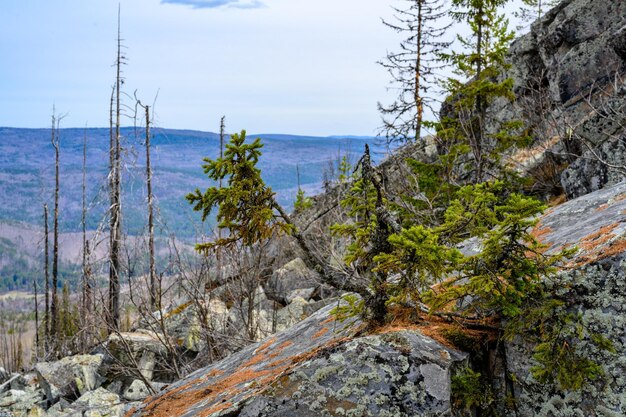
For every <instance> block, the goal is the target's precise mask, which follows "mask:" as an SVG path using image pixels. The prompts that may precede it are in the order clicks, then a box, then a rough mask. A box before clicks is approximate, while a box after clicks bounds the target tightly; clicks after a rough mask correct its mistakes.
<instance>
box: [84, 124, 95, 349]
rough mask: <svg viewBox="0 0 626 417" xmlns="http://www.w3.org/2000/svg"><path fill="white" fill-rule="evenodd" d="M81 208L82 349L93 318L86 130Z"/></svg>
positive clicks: (87, 337) (85, 343)
mask: <svg viewBox="0 0 626 417" xmlns="http://www.w3.org/2000/svg"><path fill="white" fill-rule="evenodd" d="M82 191H83V207H82V218H81V223H82V226H83V265H82V267H83V277H82V302H81V316H82V320H83V323H84V324H85V329H84V332H83V334H84V337H83V348H84V347H86V346H87V344H88V343H87V342H88V340H89V334H90V332H91V330H92V326H91V320H92V318H93V288H92V285H91V269H90V266H89V242H88V241H87V128H85V132H84V135H83V190H82Z"/></svg>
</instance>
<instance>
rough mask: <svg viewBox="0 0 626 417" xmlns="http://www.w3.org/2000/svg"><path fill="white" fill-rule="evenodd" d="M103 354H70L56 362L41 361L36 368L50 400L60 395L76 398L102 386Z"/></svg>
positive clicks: (40, 382)
mask: <svg viewBox="0 0 626 417" xmlns="http://www.w3.org/2000/svg"><path fill="white" fill-rule="evenodd" d="M101 365H102V355H76V356H69V357H66V358H63V359H61V360H58V361H56V362H39V363H37V364H36V365H35V370H36V371H37V374H38V376H39V384H40V386H41V388H42V389H43V391H44V392H45V393H46V397H47V399H48V400H49V401H53V402H54V401H55V400H56V398H57V397H58V396H61V397H66V398H76V397H78V396H80V395H82V394H84V393H86V392H88V391H91V390H94V389H96V388H97V387H98V386H100V383H101V377H100V374H99V372H100V369H101Z"/></svg>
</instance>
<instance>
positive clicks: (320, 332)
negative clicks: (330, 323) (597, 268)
mask: <svg viewBox="0 0 626 417" xmlns="http://www.w3.org/2000/svg"><path fill="white" fill-rule="evenodd" d="M326 333H328V327H322V328H321V329H319V330H318V331H317V332H315V334H314V335H313V339H317V338H319V337H322V336H323V335H325V334H326Z"/></svg>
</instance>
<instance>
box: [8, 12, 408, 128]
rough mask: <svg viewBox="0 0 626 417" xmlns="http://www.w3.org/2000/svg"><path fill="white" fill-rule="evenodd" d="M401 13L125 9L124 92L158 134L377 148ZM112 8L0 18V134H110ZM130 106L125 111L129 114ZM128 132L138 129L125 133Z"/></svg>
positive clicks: (113, 26) (113, 29)
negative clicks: (51, 129) (355, 139)
mask: <svg viewBox="0 0 626 417" xmlns="http://www.w3.org/2000/svg"><path fill="white" fill-rule="evenodd" d="M390 4H396V5H397V4H399V3H398V0H315V1H304V0H122V1H121V9H122V37H123V39H124V44H125V46H126V51H125V55H126V57H127V61H128V65H127V66H125V67H124V75H125V78H126V83H125V91H126V92H127V93H128V94H130V95H132V94H133V92H134V91H135V90H137V94H138V96H139V97H140V98H142V99H143V101H144V102H149V103H151V102H152V101H153V99H154V97H155V96H156V95H157V92H158V99H157V101H156V107H155V109H156V117H157V118H156V124H157V125H158V126H161V127H168V128H184V129H197V130H210V131H215V130H217V129H218V126H219V119H220V116H221V115H226V117H227V126H228V128H229V130H232V131H235V130H240V129H243V128H246V129H247V130H248V131H250V132H256V133H277V132H280V133H292V134H308V135H340V134H353V135H373V134H375V132H376V131H377V128H378V127H379V125H380V118H379V115H378V112H377V110H376V103H377V101H379V100H382V101H389V99H390V98H391V97H392V94H391V93H389V92H388V91H387V88H386V87H387V85H388V81H389V80H388V77H387V74H386V72H385V71H384V69H383V68H381V67H380V66H378V65H377V64H376V61H377V60H379V59H381V58H382V57H383V56H384V55H385V53H386V51H387V49H392V48H395V47H396V45H397V43H398V38H397V36H396V35H395V34H394V33H392V32H391V31H390V30H388V29H386V28H385V27H384V26H383V25H382V24H381V22H380V19H381V17H384V18H388V17H390V15H391V9H390ZM117 6H118V0H93V1H85V0H16V1H3V2H2V5H1V6H0V54H1V56H2V62H3V63H2V65H0V126H14V127H46V126H47V125H48V121H49V118H50V112H51V108H52V105H53V104H55V106H56V108H57V110H58V111H60V112H61V113H67V117H66V118H65V119H64V120H63V123H64V125H65V126H66V127H81V126H84V125H85V124H87V125H88V126H91V127H100V126H106V125H108V102H109V96H110V92H111V85H112V83H113V82H114V76H115V72H114V68H113V66H112V64H113V62H114V58H115V36H116V24H117ZM127 102H128V103H130V102H131V100H130V99H129V100H127ZM127 124H132V122H131V121H130V120H129V121H128V122H127Z"/></svg>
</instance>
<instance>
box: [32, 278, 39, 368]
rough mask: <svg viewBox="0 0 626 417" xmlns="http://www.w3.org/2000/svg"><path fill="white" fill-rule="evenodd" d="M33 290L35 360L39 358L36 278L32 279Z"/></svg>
mask: <svg viewBox="0 0 626 417" xmlns="http://www.w3.org/2000/svg"><path fill="white" fill-rule="evenodd" d="M33 289H34V290H35V359H38V358H39V347H40V345H39V300H38V298H37V295H38V294H37V277H35V278H33Z"/></svg>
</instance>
